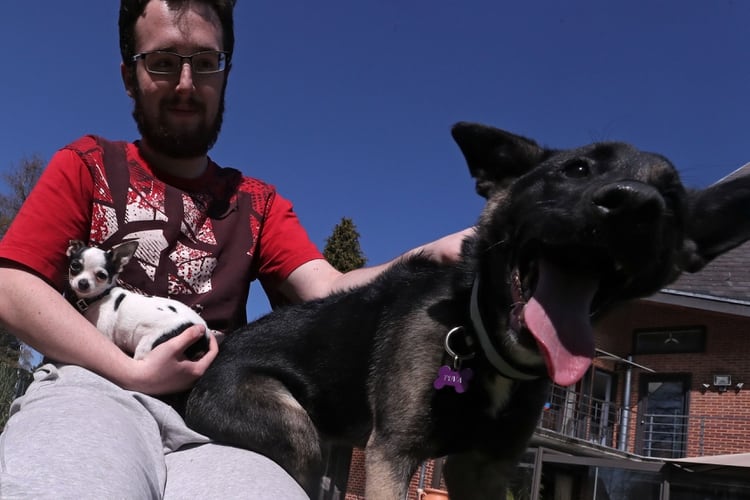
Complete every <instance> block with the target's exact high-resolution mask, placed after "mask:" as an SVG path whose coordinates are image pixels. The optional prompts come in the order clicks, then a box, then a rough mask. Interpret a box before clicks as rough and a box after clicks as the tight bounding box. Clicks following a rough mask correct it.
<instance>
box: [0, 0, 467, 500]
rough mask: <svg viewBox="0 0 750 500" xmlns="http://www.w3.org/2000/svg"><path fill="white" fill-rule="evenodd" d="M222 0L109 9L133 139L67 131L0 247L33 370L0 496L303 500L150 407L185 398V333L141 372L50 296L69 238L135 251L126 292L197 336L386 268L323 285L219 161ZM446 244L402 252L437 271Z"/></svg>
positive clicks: (248, 184) (283, 228)
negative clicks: (198, 317) (256, 299)
mask: <svg viewBox="0 0 750 500" xmlns="http://www.w3.org/2000/svg"><path fill="white" fill-rule="evenodd" d="M233 6H234V1H233V0H201V1H197V0H193V1H179V0H122V2H121V6H120V21H119V23H120V47H121V51H122V58H123V63H122V78H123V82H124V84H125V89H126V92H127V93H128V95H129V96H130V97H132V98H133V100H134V112H133V116H134V118H135V119H136V122H137V124H138V129H139V131H140V133H141V139H140V140H139V141H136V142H135V143H124V142H109V141H106V140H103V139H100V138H95V137H84V138H82V139H80V140H78V141H76V142H74V143H73V144H71V145H69V146H67V147H66V148H63V149H62V150H60V151H59V152H58V153H56V154H55V156H54V157H53V159H52V160H51V162H50V164H49V166H48V168H47V169H46V171H45V173H44V175H43V176H42V178H41V179H40V181H39V183H38V185H37V186H36V187H35V189H34V191H33V192H32V194H31V195H30V196H29V198H28V201H27V203H26V204H25V206H24V207H23V208H22V209H21V211H20V212H19V214H18V216H17V217H16V220H15V221H14V223H13V225H12V226H11V228H10V229H9V230H8V232H7V234H6V236H5V238H4V239H3V240H2V241H1V242H0V322H2V324H3V325H4V326H6V327H7V328H8V329H10V330H11V331H13V332H14V333H16V334H17V336H18V337H19V338H20V339H21V340H22V341H24V342H26V343H28V344H29V345H31V346H32V347H34V348H35V349H37V350H38V351H40V352H41V353H43V354H44V355H45V357H46V358H47V359H49V360H54V363H49V364H46V365H44V366H43V367H42V368H40V369H39V370H38V371H37V373H36V374H35V381H34V383H33V384H32V385H31V387H30V388H29V390H28V391H27V394H26V396H24V397H23V398H20V399H19V400H18V401H16V402H15V403H14V405H13V408H12V416H11V418H10V419H9V422H8V425H7V427H6V429H5V431H4V433H3V435H2V439H0V495H1V496H2V497H3V498H5V497H25V498H26V497H34V498H37V497H48V496H50V497H51V496H54V497H56V498H67V497H71V498H151V497H162V496H163V497H174V498H183V497H188V496H189V497H191V498H192V497H201V496H204V497H208V498H232V497H245V498H304V494H303V493H302V491H301V489H300V488H299V487H298V485H297V484H296V483H295V482H294V481H293V480H291V478H289V476H287V475H286V474H285V473H284V472H283V471H282V470H281V469H280V468H279V467H277V466H276V465H275V464H273V463H271V462H270V461H269V460H267V459H265V458H264V457H261V456H258V455H257V454H254V453H251V452H249V451H246V450H239V449H234V448H229V447H225V446H219V445H217V444H215V443H211V442H210V441H209V440H208V439H207V438H205V437H204V436H201V435H199V434H197V433H195V432H193V431H191V430H190V429H188V428H187V427H185V425H184V422H183V421H182V419H181V418H180V417H179V416H178V414H177V413H176V412H175V411H174V410H173V409H172V408H171V407H170V406H168V405H167V404H165V403H164V402H162V401H161V400H160V399H158V397H155V396H160V395H166V394H170V393H175V392H178V391H182V390H185V389H188V388H190V387H191V386H192V384H193V383H194V382H195V380H196V379H197V378H198V377H200V376H201V375H202V374H203V373H204V371H205V370H206V368H207V367H208V366H209V365H210V363H211V362H212V361H213V359H214V358H215V357H216V354H217V352H218V346H217V343H216V341H215V340H214V339H212V340H211V345H210V348H209V351H208V353H207V354H205V355H204V356H203V357H202V358H201V359H199V360H195V361H193V360H189V359H186V358H185V356H184V355H183V354H182V353H183V351H184V350H185V348H186V347H187V346H189V345H190V344H192V343H193V342H194V341H196V340H197V339H198V338H199V337H200V336H201V335H202V334H203V331H202V329H201V327H197V326H196V327H191V328H188V329H187V330H185V331H184V332H183V333H182V334H181V335H179V336H177V337H175V338H173V339H171V340H169V341H167V342H165V343H163V344H162V345H160V346H159V347H157V348H156V349H154V350H153V351H152V352H151V353H150V354H149V355H147V356H146V357H145V358H144V359H142V360H134V359H132V358H131V357H129V356H128V355H126V354H125V353H123V352H122V351H120V350H119V349H117V348H116V347H115V345H114V344H112V343H111V342H110V341H109V340H107V339H106V338H105V337H104V336H103V335H101V334H100V333H99V332H98V331H97V330H96V329H94V328H93V326H92V325H91V324H89V323H88V322H87V321H86V320H85V319H84V318H83V316H82V315H81V314H79V313H78V312H77V311H76V310H75V309H74V308H73V307H71V305H69V303H68V302H67V301H66V300H65V299H64V298H63V297H62V296H61V294H60V291H61V290H62V287H63V282H64V277H65V270H66V265H67V262H66V257H65V248H66V247H67V245H68V242H69V240H71V239H81V240H84V241H89V242H90V243H92V244H97V245H99V246H102V247H105V248H108V247H111V246H112V245H114V244H116V243H119V242H121V241H123V240H125V239H132V238H137V239H138V240H139V247H138V248H139V249H138V253H136V255H135V262H134V263H131V264H130V265H129V266H128V267H127V268H126V270H125V271H124V272H123V273H122V274H121V276H120V278H121V280H122V281H124V282H125V284H126V285H127V286H129V287H132V288H134V289H137V290H140V291H142V292H144V293H148V294H154V295H170V296H171V297H173V298H177V299H179V300H181V301H183V302H185V303H187V304H189V305H191V306H194V307H196V308H197V309H199V310H201V311H202V314H203V316H204V318H205V319H206V320H207V322H208V324H209V326H210V327H211V328H212V329H218V330H223V331H226V332H229V331H231V330H232V329H234V328H235V327H237V326H239V325H240V324H242V323H244V322H245V313H244V308H245V301H246V299H247V294H248V289H249V284H250V281H251V280H253V279H255V278H256V277H257V278H258V279H260V280H261V283H262V284H263V286H264V288H265V289H266V291H267V293H268V294H269V296H270V298H271V299H272V301H275V302H281V301H287V302H300V301H304V300H309V299H313V298H316V297H321V296H325V295H327V294H330V293H331V292H332V291H334V290H338V289H344V288H347V287H351V286H354V285H357V284H361V283H365V282H367V281H368V280H369V279H371V278H372V277H374V276H376V275H377V274H378V273H379V272H381V271H382V270H383V269H384V268H385V267H386V266H387V265H388V264H384V265H382V266H378V267H373V268H366V269H361V270H357V271H352V272H350V273H346V274H341V273H339V272H338V271H336V270H335V269H334V268H333V267H332V266H331V265H330V264H328V263H327V262H326V261H325V260H324V259H323V258H322V255H321V254H320V252H319V251H318V250H317V249H316V248H315V247H314V245H313V244H312V243H311V242H310V241H309V239H308V238H307V235H306V234H305V232H304V230H303V229H302V228H301V226H300V225H299V222H298V220H297V218H296V216H295V215H294V213H293V211H292V208H291V204H290V203H289V202H287V201H286V200H284V199H283V198H282V197H281V196H279V195H278V194H277V193H276V192H275V190H274V189H273V187H272V186H269V185H267V184H265V183H263V182H261V181H258V180H255V179H249V178H244V177H242V176H241V175H240V174H239V172H237V171H234V170H231V169H224V168H221V167H219V166H218V165H217V164H215V163H214V162H213V161H211V160H210V159H209V157H208V156H207V153H208V151H209V149H210V148H211V147H212V146H213V144H214V142H215V140H216V138H217V136H218V133H219V129H220V127H221V120H222V113H223V108H224V91H225V88H226V84H227V78H228V75H229V72H230V69H231V57H232V49H233V45H234V33H233V18H232V9H233ZM463 236H464V233H456V234H454V235H450V236H447V237H445V238H443V239H441V240H437V241H436V242H433V243H430V244H428V245H425V246H424V247H422V248H420V249H417V250H418V251H424V252H426V253H427V254H428V255H431V256H433V257H434V258H436V259H439V260H445V259H448V260H450V259H454V258H455V257H456V256H457V254H458V248H459V246H460V241H461V240H462V238H463Z"/></svg>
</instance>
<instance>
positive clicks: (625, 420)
mask: <svg viewBox="0 0 750 500" xmlns="http://www.w3.org/2000/svg"><path fill="white" fill-rule="evenodd" d="M628 361H629V363H627V366H628V368H627V370H625V390H624V392H623V396H622V398H623V405H622V419H621V420H620V432H619V433H618V435H619V439H618V440H617V441H618V443H617V449H618V450H620V451H628V450H627V448H628V424H629V423H630V393H631V387H630V384H631V379H632V378H633V364H632V361H633V356H628Z"/></svg>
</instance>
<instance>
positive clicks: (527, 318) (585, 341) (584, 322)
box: [513, 258, 599, 386]
mask: <svg viewBox="0 0 750 500" xmlns="http://www.w3.org/2000/svg"><path fill="white" fill-rule="evenodd" d="M532 274H534V277H533V281H534V283H533V284H527V283H524V280H523V279H521V278H518V279H515V280H513V281H514V282H515V283H516V284H515V286H516V287H518V288H519V289H518V290H516V291H515V295H516V296H521V297H523V301H524V302H525V305H524V307H523V308H516V311H518V312H519V313H520V317H519V318H516V321H514V323H516V324H520V325H522V326H523V327H524V329H525V330H527V331H528V332H529V333H530V334H531V335H532V336H533V337H534V340H535V341H536V344H537V345H538V347H539V350H540V351H541V353H542V355H543V357H544V360H545V364H546V366H547V372H548V374H549V376H550V378H551V379H552V380H553V381H554V382H555V383H556V384H559V385H562V386H568V385H571V384H574V383H576V382H577V381H578V380H580V379H581V378H582V377H583V375H584V374H585V373H586V370H587V369H588V367H589V366H590V365H591V360H592V358H593V357H594V334H593V327H592V325H591V317H590V316H591V308H592V303H593V301H594V296H595V295H596V292H597V290H598V288H599V278H598V276H597V274H596V273H593V272H582V271H581V270H580V269H575V270H569V269H568V268H567V267H566V266H562V265H560V264H556V263H554V262H552V261H550V260H549V259H544V258H540V259H538V260H536V261H535V263H534V271H533V273H532Z"/></svg>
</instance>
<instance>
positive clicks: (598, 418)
mask: <svg viewBox="0 0 750 500" xmlns="http://www.w3.org/2000/svg"><path fill="white" fill-rule="evenodd" d="M623 415H630V418H628V421H627V422H624V423H623ZM538 427H539V428H540V429H544V430H547V431H552V432H554V433H558V434H560V435H562V436H565V437H568V438H575V439H577V440H580V441H582V442H583V443H590V444H593V445H597V446H604V447H608V448H612V449H620V450H621V451H628V452H631V453H636V454H639V455H644V456H649V457H659V458H683V457H686V456H704V455H719V454H726V453H737V452H740V451H746V450H747V449H748V448H750V417H739V416H733V415H726V416H713V415H683V414H679V413H674V414H657V413H649V414H640V413H639V412H638V411H637V409H635V408H626V407H623V406H622V405H618V404H616V403H615V402H612V401H605V400H602V399H597V398H593V397H591V396H590V395H588V394H583V393H580V392H576V391H573V390H570V389H568V388H564V387H560V386H552V388H551V389H550V393H549V396H548V399H547V403H546V405H545V409H544V411H543V413H542V416H541V419H540V421H539V424H538ZM618 443H619V446H618Z"/></svg>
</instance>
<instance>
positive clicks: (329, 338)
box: [186, 123, 750, 500]
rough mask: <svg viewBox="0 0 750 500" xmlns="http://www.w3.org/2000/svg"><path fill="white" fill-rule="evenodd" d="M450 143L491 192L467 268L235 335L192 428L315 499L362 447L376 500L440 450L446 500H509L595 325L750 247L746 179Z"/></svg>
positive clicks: (656, 163)
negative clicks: (543, 415)
mask: <svg viewBox="0 0 750 500" xmlns="http://www.w3.org/2000/svg"><path fill="white" fill-rule="evenodd" d="M453 137H454V138H455V140H456V141H457V143H458V145H459V147H460V148H461V150H462V152H463V154H464V156H465V158H466V160H467V163H468V165H469V169H470V171H471V174H472V176H473V177H474V178H475V179H476V187H477V191H478V193H479V194H480V195H482V196H484V197H486V198H487V204H486V207H485V208H484V210H483V212H482V214H481V216H480V219H479V223H478V226H477V233H476V236H475V237H472V238H469V239H467V240H466V241H465V243H464V248H463V252H462V258H461V261H460V262H459V263H457V264H455V265H438V264H436V263H434V262H432V261H431V260H429V259H427V258H425V257H423V256H416V257H412V258H409V259H405V260H403V261H401V262H400V263H398V264H396V265H394V266H393V267H391V268H390V269H389V270H387V271H386V272H384V273H383V274H382V275H380V276H379V277H378V278H376V279H375V280H374V281H373V282H372V283H370V284H368V285H365V286H363V287H361V288H357V289H354V290H351V291H348V292H345V293H338V294H335V295H333V296H331V297H328V298H325V299H322V300H318V301H314V302H310V303H306V304H302V305H298V306H291V307H287V308H283V309H280V310H278V311H275V312H273V313H271V314H269V315H267V316H265V317H263V318H261V319H260V320H258V321H256V322H253V323H251V324H250V325H248V326H247V327H245V328H242V329H240V331H237V332H235V333H233V334H232V335H229V336H228V338H227V340H226V341H225V342H224V344H223V345H222V348H221V350H220V353H219V356H218V357H217V359H216V360H215V361H214V362H213V364H212V365H211V367H210V368H209V369H208V371H207V372H206V374H205V375H204V376H203V377H202V379H201V380H200V381H199V382H198V384H197V385H196V386H195V388H194V389H193V391H192V393H191V395H190V398H189V401H188V407H187V415H186V418H187V422H188V424H189V425H191V426H192V427H194V428H195V429H197V430H198V431H200V432H203V433H205V434H207V435H209V436H211V437H213V438H215V439H217V440H218V441H221V442H225V443H229V444H232V445H236V446H241V447H245V448H249V449H252V450H256V451H259V452H261V453H263V454H264V455H267V456H269V457H271V458H272V459H273V460H275V461H276V462H278V463H279V464H281V466H282V467H284V468H285V469H286V470H287V471H288V472H289V473H290V474H291V475H292V476H293V477H294V478H296V479H297V480H298V481H299V482H300V483H301V484H302V485H303V486H304V487H305V489H306V490H307V491H308V492H309V493H311V494H312V492H314V491H315V490H316V488H317V486H318V485H317V484H316V482H315V479H314V478H315V477H316V474H318V473H319V472H320V463H319V461H320V456H321V441H331V442H338V443H346V444H349V445H355V446H365V448H366V449H365V451H366V474H367V485H366V490H367V493H366V495H367V498H368V499H384V500H393V499H397V498H404V494H405V491H406V487H407V483H408V480H409V478H410V477H411V475H412V474H413V473H414V471H415V470H416V468H417V467H418V464H419V463H420V462H421V461H422V460H424V459H426V458H429V457H437V456H444V455H447V456H448V458H447V464H446V480H447V485H448V489H449V493H450V497H451V499H453V500H460V499H469V498H471V499H486V498H504V495H505V494H504V481H503V474H502V472H503V471H505V470H508V468H509V467H512V466H513V465H514V464H515V462H516V460H517V458H518V457H519V455H520V454H521V453H522V452H523V451H524V449H525V448H526V446H527V444H528V441H529V439H530V436H531V434H532V432H533V430H534V428H535V426H536V424H537V420H538V418H539V415H540V412H541V409H542V407H543V404H544V402H545V396H546V394H547V390H548V385H549V382H550V380H553V381H555V382H557V383H559V384H562V385H569V384H573V383H575V382H576V381H577V380H578V379H580V377H582V376H583V374H584V373H585V371H586V370H587V368H588V367H589V366H590V363H591V357H592V356H593V354H594V344H593V333H592V327H591V324H590V315H591V314H594V313H597V312H601V311H602V310H604V309H606V308H608V307H610V306H611V305H613V304H615V303H617V302H620V301H623V300H627V299H632V298H635V297H641V296H647V295H649V294H651V293H653V292H655V291H657V290H659V289H660V288H661V287H663V286H665V285H666V284H668V283H670V282H671V281H673V280H675V279H676V278H677V277H678V275H679V274H680V273H681V272H683V271H689V272H695V271H697V270H699V269H700V268H701V267H703V265H705V264H706V263H707V262H708V261H710V260H711V259H712V258H714V257H715V256H717V255H719V254H720V253H722V252H725V251H727V250H729V249H731V248H733V247H735V246H736V245H738V244H740V243H741V242H743V241H745V240H746V239H748V237H750V217H748V210H750V179H738V180H733V181H729V182H725V183H720V184H718V185H715V186H713V187H711V188H708V189H706V190H702V191H687V190H686V189H685V188H684V187H683V186H682V184H681V182H680V180H679V177H678V174H677V172H676V170H675V169H674V167H673V166H672V165H671V164H670V163H669V161H667V160H666V159H665V158H663V157H662V156H659V155H656V154H650V153H644V152H641V151H638V150H637V149H635V148H633V147H632V146H629V145H627V144H623V143H597V144H591V145H588V146H584V147H581V148H578V149H572V150H551V149H545V148H542V147H540V146H538V145H537V144H536V143H535V142H533V141H531V140H528V139H526V138H523V137H520V136H516V135H513V134H510V133H507V132H504V131H501V130H498V129H495V128H491V127H487V126H483V125H478V124H468V123H459V124H457V125H455V126H454V128H453ZM456 327H458V330H455V331H453V329H455V328H456ZM450 331H452V333H451V334H450V336H449V337H450V338H448V339H446V337H447V336H448V332H450ZM483 331H484V332H488V333H487V335H488V338H482V335H481V332H483ZM441 366H447V367H448V368H447V369H446V368H444V367H443V368H441ZM446 370H447V371H446ZM467 370H471V372H469V371H467Z"/></svg>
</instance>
